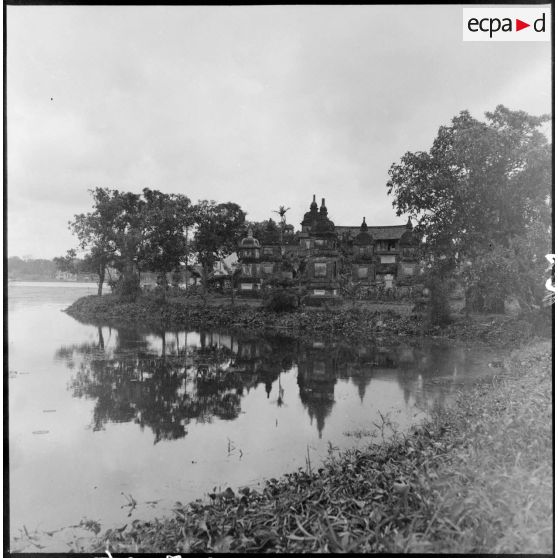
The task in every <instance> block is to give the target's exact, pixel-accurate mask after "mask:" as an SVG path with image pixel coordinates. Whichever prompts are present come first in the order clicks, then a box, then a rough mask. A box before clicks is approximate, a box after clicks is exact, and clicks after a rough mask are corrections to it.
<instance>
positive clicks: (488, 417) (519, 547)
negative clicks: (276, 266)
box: [12, 340, 553, 554]
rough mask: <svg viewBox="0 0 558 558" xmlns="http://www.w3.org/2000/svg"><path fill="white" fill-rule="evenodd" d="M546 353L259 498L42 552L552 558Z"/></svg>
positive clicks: (84, 536) (538, 348)
mask: <svg viewBox="0 0 558 558" xmlns="http://www.w3.org/2000/svg"><path fill="white" fill-rule="evenodd" d="M551 351H552V347H551V343H550V341H548V340H544V341H541V340H532V341H531V342H530V343H529V344H527V345H523V346H521V347H519V348H517V349H516V350H514V351H513V352H512V353H511V355H510V357H508V358H507V359H506V361H505V368H504V369H502V371H501V372H500V373H498V374H496V375H495V376H494V377H493V378H492V379H490V378H486V379H484V380H479V381H478V382H476V384H475V386H474V387H473V388H471V389H470V390H468V391H467V392H464V393H463V394H462V395H461V397H460V398H459V399H458V401H457V403H456V405H455V407H453V408H450V409H441V410H439V411H437V412H435V413H434V415H433V416H432V417H431V418H430V419H427V420H426V421H425V422H424V423H423V424H422V425H421V426H418V427H414V428H413V429H412V430H411V432H410V433H408V434H407V435H404V434H399V435H396V437H395V439H393V440H392V441H386V442H383V443H379V444H371V445H370V446H369V447H367V448H366V449H363V450H355V449H353V450H347V451H344V452H341V453H339V454H338V455H331V456H330V458H328V459H327V460H326V461H325V462H324V463H323V465H321V466H317V467H316V466H312V467H310V468H307V469H306V470H304V469H302V468H299V469H298V471H295V472H292V473H287V474H286V475H284V476H283V477H281V478H280V479H270V480H268V481H266V483H265V487H264V488H263V489H262V490H260V491H255V490H249V489H245V488H242V487H230V486H229V487H227V488H226V490H224V491H223V492H222V493H217V494H212V495H210V496H209V498H208V497H205V498H204V499H203V500H202V499H199V500H196V501H194V502H190V503H189V504H180V505H177V507H176V509H175V510H174V517H172V516H171V517H163V518H160V519H155V520H152V521H138V520H135V521H132V522H131V523H128V524H127V525H126V526H124V527H123V528H122V527H118V528H113V529H108V530H106V531H104V532H102V533H101V530H100V526H99V525H98V524H94V523H93V524H88V523H82V524H81V525H80V526H79V527H78V526H74V527H77V528H78V531H79V533H78V534H79V535H80V537H81V538H80V537H78V536H76V535H75V532H74V536H73V537H69V539H70V542H68V537H66V538H65V539H64V537H62V538H60V537H61V536H60V534H56V533H55V534H50V535H49V536H45V537H44V538H43V539H42V543H45V546H43V549H41V551H42V552H48V551H50V552H62V551H63V552H103V551H104V550H105V549H108V550H109V551H110V552H112V553H115V552H126V553H129V554H130V553H132V554H133V553H139V552H167V553H171V552H172V553H182V552H184V553H186V552H266V551H267V552H289V553H292V552H316V551H324V552H341V551H353V552H454V553H470V552H498V553H502V552H504V553H515V552H522V553H549V552H552V544H553V543H552V539H553V520H552V506H553V503H552V486H553V484H552V483H553V476H552V393H551V388H552V380H551V378H552V367H551V359H550V356H551ZM36 540H37V539H36ZM24 542H25V541H24ZM27 542H28V543H29V541H27ZM33 544H35V543H33ZM35 546H36V544H35ZM22 548H24V551H36V550H37V549H36V548H33V547H32V546H30V545H28V546H27V547H22ZM12 550H13V549H12ZM18 551H20V550H18Z"/></svg>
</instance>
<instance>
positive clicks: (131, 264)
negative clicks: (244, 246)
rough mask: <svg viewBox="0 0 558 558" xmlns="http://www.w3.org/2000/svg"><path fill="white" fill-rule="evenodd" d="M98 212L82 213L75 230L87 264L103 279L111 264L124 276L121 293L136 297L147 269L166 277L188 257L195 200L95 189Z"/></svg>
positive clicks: (147, 192) (154, 192) (153, 192)
mask: <svg viewBox="0 0 558 558" xmlns="http://www.w3.org/2000/svg"><path fill="white" fill-rule="evenodd" d="M91 194H92V196H93V210H92V211H91V212H89V213H82V214H79V215H76V216H75V217H74V220H73V221H72V222H70V229H71V230H72V232H73V233H74V234H75V235H76V236H77V238H78V241H79V247H80V248H81V249H82V250H84V251H85V252H86V257H85V261H84V264H85V265H86V266H87V268H88V270H91V271H94V272H95V273H97V275H98V277H99V290H98V293H99V295H101V294H102V285H103V282H104V278H105V271H106V268H107V266H108V265H112V266H114V267H115V268H116V269H117V270H118V271H120V272H121V277H120V279H119V282H118V283H117V292H119V293H120V294H121V295H122V296H126V297H130V298H132V299H133V298H135V296H137V294H138V293H139V282H140V275H139V274H140V272H141V271H155V272H158V273H159V274H160V275H162V276H163V277H164V281H163V286H164V287H165V288H166V273H168V272H170V271H173V270H174V269H176V268H177V267H178V266H179V265H180V263H181V262H182V261H185V259H186V257H187V231H188V228H189V227H190V226H192V224H193V222H194V217H193V214H194V212H193V209H192V206H191V203H190V200H189V199H188V198H187V197H186V196H183V195H178V194H164V193H162V192H159V191H157V190H151V189H149V188H145V189H144V190H143V192H142V194H134V193H132V192H120V191H118V190H111V189H108V188H96V189H95V190H91Z"/></svg>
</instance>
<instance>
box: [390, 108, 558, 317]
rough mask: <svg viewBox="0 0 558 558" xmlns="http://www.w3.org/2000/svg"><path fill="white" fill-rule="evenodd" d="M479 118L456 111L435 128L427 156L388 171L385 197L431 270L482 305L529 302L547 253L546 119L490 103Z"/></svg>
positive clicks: (536, 295) (409, 156)
mask: <svg viewBox="0 0 558 558" xmlns="http://www.w3.org/2000/svg"><path fill="white" fill-rule="evenodd" d="M486 120H487V121H486V122H481V121H479V120H476V119H474V118H473V117H472V116H471V115H470V114H469V112H467V111H463V112H461V113H460V114H459V116H457V117H455V118H453V120H452V123H451V125H450V126H441V127H440V129H439V131H438V135H437V137H436V139H435V140H434V143H433V145H432V147H431V149H430V151H428V152H424V151H422V152H417V153H410V152H408V153H406V154H405V155H404V156H403V157H402V159H401V162H400V163H398V164H393V165H392V167H391V169H390V171H389V175H390V180H389V181H388V184H387V187H388V192H389V193H390V194H393V195H394V196H395V198H394V201H393V205H394V207H396V208H397V214H398V215H401V214H404V213H405V214H409V215H411V217H413V218H414V219H415V220H416V221H417V226H416V228H415V231H416V232H417V233H418V234H419V235H422V236H423V237H424V238H425V243H424V247H423V248H424V256H425V259H426V260H427V261H428V262H429V264H430V269H431V274H436V275H438V276H440V277H442V278H444V277H449V276H457V275H459V276H460V277H461V279H462V280H463V281H464V282H465V287H466V292H467V296H468V297H469V298H471V297H473V296H474V297H475V298H476V299H480V300H481V301H482V302H481V303H480V306H481V307H482V308H484V309H489V307H492V308H494V307H500V308H501V307H502V306H503V299H504V297H505V296H512V295H513V296H516V297H518V299H519V301H520V303H521V304H523V305H524V306H529V305H534V304H537V303H538V302H539V301H540V299H541V296H542V294H541V292H542V291H541V288H539V287H538V285H539V283H540V284H541V285H540V286H541V287H542V283H543V282H544V281H543V279H542V278H543V276H544V275H543V274H544V271H543V269H544V267H545V265H546V262H545V259H544V256H545V254H546V253H547V252H548V251H549V249H550V236H549V232H550V224H551V213H550V207H549V199H550V192H551V149H550V145H549V143H548V140H547V138H546V136H545V135H544V134H543V133H542V132H541V130H540V127H541V125H543V123H544V122H546V121H548V120H549V117H548V116H541V117H535V116H530V115H528V114H527V113H525V112H522V111H511V110H509V109H507V108H505V107H504V106H502V105H499V106H497V107H496V110H495V111H494V112H487V113H486ZM514 270H515V272H517V274H515V275H514ZM487 273H488V274H489V275H487ZM497 292H499V293H500V294H499V296H498V295H497V294H496V293H497ZM498 298H499V302H497V301H496V299H498ZM469 302H470V301H469Z"/></svg>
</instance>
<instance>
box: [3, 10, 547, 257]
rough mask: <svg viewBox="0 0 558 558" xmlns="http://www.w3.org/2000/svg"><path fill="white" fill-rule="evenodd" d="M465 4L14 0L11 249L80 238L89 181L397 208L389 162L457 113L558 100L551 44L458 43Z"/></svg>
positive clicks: (257, 203)
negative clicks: (48, 1)
mask: <svg viewBox="0 0 558 558" xmlns="http://www.w3.org/2000/svg"><path fill="white" fill-rule="evenodd" d="M461 18H462V8H461V7H460V6H458V5H455V6H422V7H421V6H393V5H391V6H351V7H345V6H343V7H341V6H262V7H211V8H210V7H155V6H141V7H137V6H124V7H116V6H112V7H111V6H94V7H91V6H8V7H7V94H8V108H7V118H8V159H7V162H8V256H15V255H18V256H31V257H46V258H51V257H53V256H56V255H61V254H63V253H64V252H65V251H66V250H67V249H68V248H71V247H73V246H74V245H75V241H74V239H73V238H72V236H71V234H70V232H69V231H68V230H67V222H68V220H69V219H70V218H71V217H72V216H73V215H74V214H75V213H78V212H82V211H87V210H88V209H89V208H90V197H89V194H88V192H87V190H88V189H89V188H93V187H96V186H103V187H112V188H118V189H122V190H132V191H140V190H141V189H142V188H143V187H146V186H149V187H152V188H156V189H159V190H162V191H165V192H180V193H184V194H186V195H188V196H189V197H190V198H191V199H192V200H194V201H195V200H198V199H204V198H205V199H214V200H216V201H235V202H237V203H239V204H240V205H241V206H242V208H243V209H244V210H245V211H247V212H248V218H249V219H252V220H262V219H267V218H269V217H271V216H273V215H274V214H273V213H272V211H273V210H274V209H276V208H277V207H278V206H279V205H281V204H283V205H286V206H289V207H291V208H292V209H291V210H290V211H289V213H288V214H287V216H288V220H289V222H291V223H294V224H296V226H297V227H298V223H299V222H300V220H301V218H302V215H303V213H304V212H305V211H306V210H307V207H308V205H309V203H310V201H311V198H312V194H314V193H315V194H316V195H317V197H318V198H321V197H325V198H326V201H327V205H328V209H329V214H330V217H331V218H332V219H333V220H334V221H335V223H336V224H339V225H352V224H359V223H360V221H361V219H362V216H363V215H365V216H366V217H367V221H368V224H375V225H380V224H384V225H388V224H397V223H399V222H402V221H404V219H402V218H397V217H396V216H395V212H394V210H393V208H392V206H391V200H390V199H389V198H388V196H387V193H386V186H385V185H386V181H387V178H388V175H387V172H388V169H389V167H390V165H391V164H392V163H393V162H396V161H398V160H399V159H400V158H401V156H402V155H403V154H404V153H405V152H406V151H407V150H412V151H416V150H422V149H428V148H429V147H430V145H431V143H432V140H433V139H434V136H435V134H436V132H437V129H438V127H439V126H440V125H441V124H446V123H449V121H450V120H451V118H452V117H453V116H455V115H457V114H458V113H459V111H460V110H463V109H468V110H469V111H471V113H472V114H473V115H474V116H475V117H477V118H482V116H483V113H484V112H485V111H487V110H493V109H494V108H495V106H496V105H497V104H500V103H502V104H504V105H506V106H508V107H510V108H513V109H521V110H525V111H527V112H530V113H532V114H542V113H547V112H550V110H551V81H550V80H551V47H550V43H549V42H546V43H542V42H539V43H536V42H533V43H529V42H517V43H513V42H494V43H486V42H485V43H480V42H479V43H474V42H463V41H462V37H461V32H462V31H461V29H462V23H461Z"/></svg>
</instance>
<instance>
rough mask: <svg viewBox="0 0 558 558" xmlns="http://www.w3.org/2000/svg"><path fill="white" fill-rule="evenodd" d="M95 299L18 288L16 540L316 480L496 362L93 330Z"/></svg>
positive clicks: (408, 346) (464, 354) (472, 353)
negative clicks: (80, 310) (323, 468)
mask: <svg viewBox="0 0 558 558" xmlns="http://www.w3.org/2000/svg"><path fill="white" fill-rule="evenodd" d="M95 292H96V287H95V285H93V284H79V283H51V284H49V283H11V284H9V286H8V339H9V380H8V382H9V383H8V387H9V436H10V443H9V449H10V456H9V459H10V518H11V534H12V536H13V535H17V534H18V533H19V530H20V529H22V528H23V526H24V525H25V527H26V528H27V529H28V530H32V529H40V530H51V529H56V528H59V527H62V526H67V525H70V524H76V523H78V522H79V521H80V520H81V519H83V518H85V519H91V520H96V521H99V522H100V523H101V525H102V527H103V528H109V527H115V526H122V525H124V524H125V523H128V522H129V521H131V520H133V519H148V518H150V517H153V516H155V515H157V516H160V515H162V514H165V513H167V512H170V510H171V509H172V507H173V504H174V503H175V502H177V501H181V502H188V501H190V500H193V499H195V498H198V497H203V496H204V495H206V494H207V493H208V492H210V491H213V490H214V488H216V489H217V490H223V489H224V488H225V487H227V486H231V487H232V488H233V489H236V488H238V487H240V486H245V485H249V486H253V487H257V486H258V483H261V482H262V479H264V478H269V477H277V476H279V475H281V474H282V473H286V472H289V471H292V470H295V469H297V468H298V467H307V466H308V464H310V466H311V467H317V466H319V463H320V461H321V460H322V459H323V458H324V457H326V456H327V454H328V451H331V450H333V451H335V450H334V448H339V449H344V448H348V447H352V446H358V445H367V444H369V443H370V442H371V441H374V440H379V439H381V437H382V435H383V436H389V435H391V433H392V432H393V428H397V429H398V430H400V431H401V430H405V429H407V428H408V427H409V426H410V425H411V424H413V423H415V422H417V421H420V420H422V419H423V418H424V417H425V416H426V413H428V411H429V410H430V409H432V408H433V407H435V406H437V405H446V404H450V403H451V401H452V400H453V398H454V397H455V395H456V393H457V392H458V390H460V389H466V386H467V383H468V382H470V381H471V379H474V378H478V377H479V376H482V375H487V374H490V375H492V374H494V372H495V370H494V369H493V368H491V366H490V365H489V363H490V362H491V361H492V360H501V358H502V354H498V353H497V352H496V351H492V350H488V349H483V350H478V349H471V348H467V347H465V346H461V345H458V344H456V343H455V342H454V343H452V344H450V343H448V342H444V341H442V340H439V341H438V340H425V339H419V338H406V337H403V336H398V337H395V338H393V337H392V338H379V339H377V340H375V341H374V342H370V343H367V344H365V345H362V346H354V345H352V346H351V345H347V344H344V343H341V342H339V343H333V344H332V343H329V344H328V343H325V342H324V340H322V339H320V338H316V339H313V340H311V341H310V342H304V343H303V342H302V341H300V340H298V339H293V338H289V337H279V336H271V337H269V336H267V337H265V336H259V337H258V336H254V335H248V334H245V335H242V334H241V335H238V334H230V333H228V332H226V331H222V332H217V331H190V330H186V329H184V330H180V331H153V332H150V333H145V332H140V331H137V330H135V329H133V328H129V329H115V328H110V327H108V326H107V327H95V326H91V325H84V324H81V323H79V322H78V321H76V320H75V319H73V318H71V317H70V316H68V315H66V314H65V313H64V312H62V310H63V309H64V308H66V307H68V306H69V305H70V304H71V303H72V302H73V301H74V300H76V299H77V298H79V297H81V296H84V295H86V294H95Z"/></svg>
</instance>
